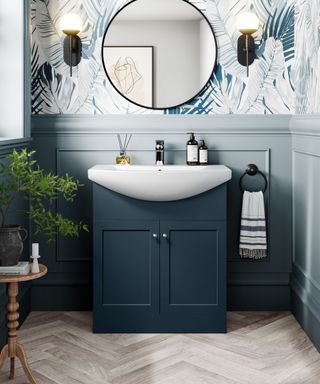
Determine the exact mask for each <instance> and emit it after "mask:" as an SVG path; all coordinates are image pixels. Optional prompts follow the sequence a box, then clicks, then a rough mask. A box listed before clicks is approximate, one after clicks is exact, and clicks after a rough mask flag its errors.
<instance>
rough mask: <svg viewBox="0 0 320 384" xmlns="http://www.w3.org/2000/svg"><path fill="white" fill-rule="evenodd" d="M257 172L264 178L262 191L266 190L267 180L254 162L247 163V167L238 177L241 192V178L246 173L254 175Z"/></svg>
mask: <svg viewBox="0 0 320 384" xmlns="http://www.w3.org/2000/svg"><path fill="white" fill-rule="evenodd" d="M257 173H259V175H261V176H262V177H263V180H264V188H263V190H262V192H263V193H264V192H265V191H266V190H267V188H268V180H267V178H266V176H265V174H264V173H263V172H261V171H260V170H259V168H258V167H257V166H256V165H255V164H248V165H247V169H246V170H245V172H244V174H243V175H242V176H241V177H240V180H239V188H240V190H241V192H244V189H243V187H242V180H243V178H244V177H245V176H246V175H248V176H255V175H256V174H257Z"/></svg>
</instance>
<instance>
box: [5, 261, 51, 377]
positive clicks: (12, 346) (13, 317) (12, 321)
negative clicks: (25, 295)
mask: <svg viewBox="0 0 320 384" xmlns="http://www.w3.org/2000/svg"><path fill="white" fill-rule="evenodd" d="M39 267H40V272H39V273H29V275H23V276H18V275H0V283H7V296H8V304H7V320H8V324H7V326H8V344H6V345H5V346H4V347H3V348H2V351H1V353H0V369H1V368H2V366H3V364H4V362H5V360H6V358H10V379H13V378H14V367H15V364H14V363H15V358H16V357H17V358H18V359H19V360H20V362H21V365H22V368H23V370H24V373H25V374H26V376H27V378H28V379H29V381H30V383H31V384H37V382H36V380H35V378H34V377H33V375H32V373H31V370H30V367H29V364H28V362H27V358H26V354H25V351H24V349H23V348H22V346H21V345H20V344H18V335H17V334H18V331H17V328H18V326H19V322H18V319H19V303H18V302H17V295H18V292H19V286H18V284H19V283H20V282H21V281H30V280H35V279H39V277H42V276H44V275H45V274H46V273H47V271H48V270H47V267H46V266H45V265H42V264H40V265H39Z"/></svg>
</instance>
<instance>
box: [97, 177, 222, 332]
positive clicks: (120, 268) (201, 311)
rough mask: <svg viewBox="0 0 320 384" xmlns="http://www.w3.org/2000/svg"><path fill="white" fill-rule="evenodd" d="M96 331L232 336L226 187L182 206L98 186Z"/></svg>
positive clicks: (218, 188)
mask: <svg viewBox="0 0 320 384" xmlns="http://www.w3.org/2000/svg"><path fill="white" fill-rule="evenodd" d="M93 206H94V312H93V330H94V332H105V333H108V332H226V184H222V185H220V186H218V187H216V188H214V189H211V190H209V191H208V192H205V193H202V194H200V195H197V196H194V197H191V198H188V199H184V200H178V201H169V202H153V201H143V200H137V199H133V198H130V197H126V196H123V195H120V194H118V193H116V192H112V191H111V190H109V189H107V188H104V187H102V186H100V185H98V184H96V183H93Z"/></svg>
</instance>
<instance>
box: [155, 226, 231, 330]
mask: <svg viewBox="0 0 320 384" xmlns="http://www.w3.org/2000/svg"><path fill="white" fill-rule="evenodd" d="M160 239H161V240H160V241H161V246H160V297H161V301H160V316H161V328H162V330H163V331H164V332H165V331H166V330H168V331H171V332H225V331H226V243H225V242H226V222H225V221H165V222H164V221H162V222H160Z"/></svg>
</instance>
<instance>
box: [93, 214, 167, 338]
mask: <svg viewBox="0 0 320 384" xmlns="http://www.w3.org/2000/svg"><path fill="white" fill-rule="evenodd" d="M94 236H95V239H94V247H95V249H94V316H93V318H94V325H93V328H94V331H95V332H147V331H148V330H150V331H151V330H153V329H154V328H155V326H156V324H158V321H159V320H158V316H159V221H138V220H137V221H130V220H128V221H125V220H110V221H109V220H108V221H103V222H99V221H98V222H96V223H95V224H94Z"/></svg>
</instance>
